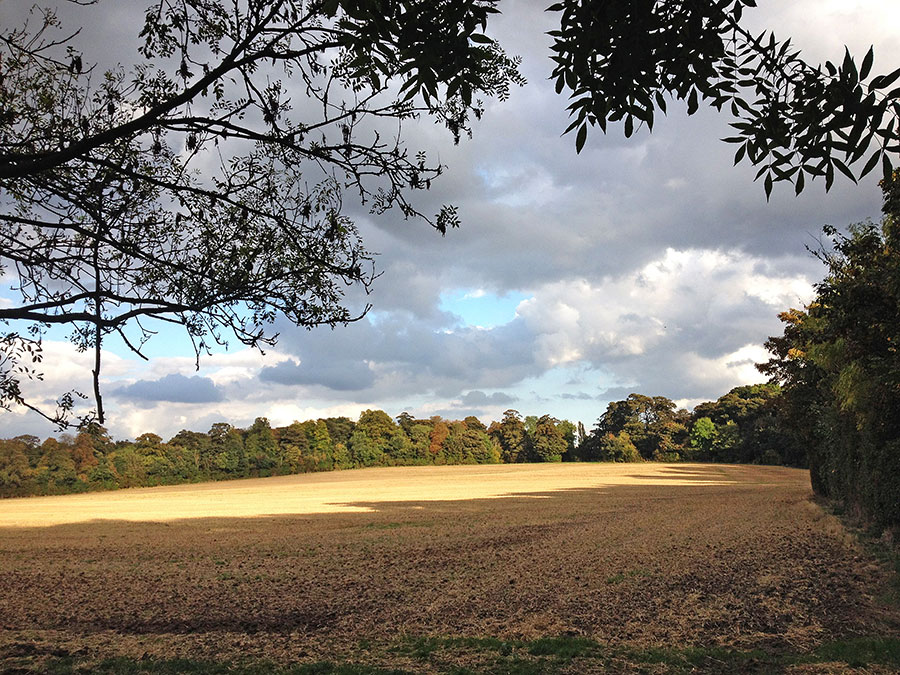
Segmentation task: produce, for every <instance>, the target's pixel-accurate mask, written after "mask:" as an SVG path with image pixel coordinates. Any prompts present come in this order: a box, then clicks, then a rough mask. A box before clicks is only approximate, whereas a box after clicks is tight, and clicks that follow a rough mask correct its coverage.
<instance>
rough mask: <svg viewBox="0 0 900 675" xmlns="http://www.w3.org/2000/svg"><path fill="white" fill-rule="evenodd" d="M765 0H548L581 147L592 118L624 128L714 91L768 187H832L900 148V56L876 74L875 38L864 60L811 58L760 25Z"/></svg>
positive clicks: (741, 153)
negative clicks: (754, 23) (753, 22)
mask: <svg viewBox="0 0 900 675" xmlns="http://www.w3.org/2000/svg"><path fill="white" fill-rule="evenodd" d="M755 6H756V0H629V1H627V2H620V1H618V0H563V1H562V2H557V3H555V4H553V5H552V6H551V7H550V8H549V11H551V12H554V13H558V14H559V18H560V26H559V29H558V30H554V31H551V33H550V35H551V36H552V37H553V40H554V43H553V46H552V51H553V55H552V59H553V62H554V67H553V72H552V75H551V77H552V78H553V79H554V80H555V84H556V91H557V93H561V92H563V91H567V92H568V93H569V97H570V99H571V103H570V105H569V107H568V110H569V113H570V116H571V117H572V122H571V124H570V125H569V127H568V129H566V132H567V133H568V132H575V147H576V150H578V151H579V152H580V151H581V149H582V148H583V147H584V144H585V142H586V140H587V134H588V128H589V127H599V128H600V129H601V130H602V131H604V132H606V130H607V126H608V124H609V123H611V122H622V124H623V130H624V133H625V135H626V136H631V135H632V134H633V133H634V131H635V129H637V128H638V127H640V126H642V125H646V126H647V128H649V129H651V130H652V128H653V122H654V117H655V116H656V114H657V113H658V112H660V113H663V114H664V113H665V112H666V108H667V105H668V104H667V101H670V100H671V99H672V98H674V99H679V100H682V101H685V102H686V104H687V112H688V114H693V113H695V112H696V111H697V110H698V109H699V107H700V105H701V103H703V102H706V103H708V104H710V105H712V106H713V107H715V108H716V109H718V110H723V109H725V110H728V111H730V113H731V115H732V116H733V117H734V118H735V121H734V122H733V123H732V124H731V126H732V127H733V128H734V129H735V134H736V135H735V136H732V137H730V138H726V139H724V140H726V141H728V142H730V143H735V144H737V146H738V148H737V152H736V154H735V164H737V163H738V162H740V161H742V160H748V161H749V162H750V163H751V164H753V165H754V166H758V167H759V171H758V173H757V175H756V178H757V179H760V178H762V179H763V184H764V187H765V191H766V195H767V196H768V195H769V194H770V193H771V191H772V187H773V184H774V183H777V182H779V181H789V182H791V183H793V185H794V189H795V190H796V192H797V193H798V194H799V193H800V192H801V191H802V190H803V189H804V187H805V185H806V181H807V179H808V178H819V177H822V178H824V180H825V186H826V189H828V188H830V187H831V185H832V183H833V181H834V178H835V175H836V172H839V173H842V174H844V175H845V176H847V177H848V178H849V179H850V180H853V181H854V182H855V181H857V180H858V179H860V178H862V177H863V176H865V175H867V174H868V173H869V172H871V171H873V170H874V169H876V168H877V167H879V166H880V167H881V170H882V173H883V175H884V177H888V176H890V174H891V167H892V165H893V166H896V165H897V158H898V155H900V87H897V86H896V84H897V81H898V80H900V68H898V69H897V70H894V71H893V72H891V73H888V74H885V75H879V76H877V77H871V75H872V68H873V65H874V52H873V50H872V49H869V51H868V52H867V53H866V54H865V55H864V57H863V58H862V59H861V61H860V62H859V63H857V62H856V60H855V59H854V58H853V57H852V56H851V54H850V53H849V51H845V54H844V57H843V59H842V60H841V61H840V63H832V62H826V63H825V64H824V65H821V66H818V65H816V66H814V65H810V64H808V63H806V61H805V60H804V59H803V58H801V56H800V52H799V51H798V50H797V49H795V47H794V46H793V45H792V44H791V41H790V40H789V39H788V40H779V39H777V38H776V37H775V34H774V32H771V31H766V32H763V33H760V34H754V33H751V32H750V30H748V29H747V27H746V22H745V21H743V19H744V10H745V9H747V8H753V7H755Z"/></svg>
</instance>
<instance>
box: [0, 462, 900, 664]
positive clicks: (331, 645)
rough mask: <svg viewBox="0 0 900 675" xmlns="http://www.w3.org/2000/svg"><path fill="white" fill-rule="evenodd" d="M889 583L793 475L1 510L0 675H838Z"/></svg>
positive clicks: (386, 488) (602, 470) (481, 477)
mask: <svg viewBox="0 0 900 675" xmlns="http://www.w3.org/2000/svg"><path fill="white" fill-rule="evenodd" d="M886 578H887V572H886V571H885V570H884V568H882V567H880V566H879V565H878V564H876V563H875V561H874V560H872V559H871V558H869V557H868V556H867V554H865V553H864V552H863V551H862V550H860V548H859V547H858V545H857V544H856V543H855V539H854V538H853V537H851V536H850V535H848V534H847V533H846V531H845V530H844V529H843V527H842V526H841V525H840V523H839V522H838V521H837V520H836V519H835V518H834V517H832V516H830V515H827V514H825V513H824V512H823V511H822V510H821V508H820V507H819V506H817V505H816V504H815V503H813V502H812V501H811V498H810V489H809V479H808V474H807V473H806V472H804V471H799V470H793V469H784V468H775V467H748V466H728V465H690V464H677V465H665V464H643V465H642V464H630V465H612V464H557V465H546V464H543V465H537V464H536V465H501V466H454V467H406V468H386V469H364V470H355V471H344V472H332V473H323V474H312V475H310V474H307V475H296V476H286V477H280V478H267V479H253V480H241V481H233V482H227V483H209V484H200V485H182V486H176V487H163V488H148V489H136V490H121V491H117V492H108V493H91V494H85V495H70V496H63V497H41V498H29V499H17V500H6V501H2V502H0V629H2V630H0V669H2V670H12V669H15V668H22V669H24V670H25V672H28V671H29V670H31V671H34V672H39V671H40V670H41V669H43V668H45V667H50V666H53V667H55V668H57V669H62V670H60V671H59V672H70V671H71V672H78V668H84V669H91V668H95V667H96V668H106V669H107V670H106V671H104V672H120V671H117V670H116V668H121V672H133V671H126V670H125V667H126V666H128V667H132V666H134V665H135V664H138V663H139V664H143V665H142V667H143V668H145V670H146V672H173V671H172V670H165V668H170V667H175V666H178V664H181V665H184V664H185V663H188V662H182V661H174V660H176V659H189V660H190V661H189V663H190V664H192V667H195V668H196V667H200V666H198V665H197V664H198V663H201V664H202V663H205V662H210V663H212V664H229V665H230V666H232V667H236V664H237V665H240V664H246V663H256V662H259V661H266V662H271V663H273V664H276V665H277V666H278V667H282V666H285V667H286V666H288V665H289V664H294V668H295V669H296V668H304V667H306V668H308V670H300V671H296V672H351V671H341V670H338V667H339V666H338V665H333V664H356V665H355V666H354V667H355V668H356V670H353V671H352V672H360V673H369V672H371V673H380V672H391V670H382V669H399V670H401V671H406V672H457V673H460V672H589V671H592V670H593V671H605V670H610V669H612V670H614V671H616V670H617V671H621V672H631V671H632V670H634V671H635V672H682V671H684V670H685V669H690V668H695V669H700V670H710V671H716V668H717V666H716V663H720V664H721V663H725V664H731V665H732V666H734V667H736V668H737V667H738V666H739V667H740V668H741V669H744V670H748V671H752V670H753V669H754V668H758V669H763V670H764V671H765V672H769V671H768V670H765V669H766V668H770V667H771V666H772V665H773V664H776V665H777V666H778V667H779V668H781V667H790V668H792V669H800V670H797V672H821V671H819V670H809V671H803V668H806V667H812V666H807V665H803V663H804V659H805V660H806V661H812V662H814V664H815V667H817V668H818V667H824V665H823V664H824V663H826V662H828V661H830V660H833V659H834V658H837V664H838V666H840V665H841V663H842V662H841V661H840V658H838V657H833V656H830V655H829V653H827V650H828V649H830V648H833V646H834V645H836V644H840V645H845V644H851V643H853V641H854V640H859V639H861V638H866V639H869V638H871V637H872V636H885V635H887V636H890V635H895V634H896V630H897V626H898V624H897V617H896V612H895V610H894V609H892V608H891V607H890V606H888V605H886V604H884V603H882V602H880V601H879V599H878V598H877V597H875V596H876V595H877V593H876V591H877V589H880V588H883V587H884V586H885V583H886ZM823 650H825V651H823ZM653 655H656V656H653ZM660 655H661V656H660ZM116 657H127V658H125V659H124V660H123V659H119V660H110V659H115V658H116ZM879 658H881V657H879ZM885 658H887V657H885ZM141 659H142V660H141ZM137 660H139V661H137ZM888 660H889V659H888ZM881 661H882V662H883V661H884V658H881ZM878 662H879V661H878V659H876V662H875V663H876V665H875V666H872V667H875V668H876V670H875V671H869V672H879V671H878V670H877V668H878V667H880V666H877V663H878ZM648 663H653V664H655V665H654V666H653V667H654V668H655V670H651V671H646V670H642V669H643V668H649V667H650V666H649V665H648ZM117 664H118V665H117ZM123 664H125V665H123ZM129 664H130V665H129ZM173 664H174V665H173ZM298 664H299V665H298ZM304 664H307V665H304ZM309 664H317V665H315V666H313V665H309ZM785 664H788V665H785ZM276 665H272V666H271V668H273V669H274V668H276ZM844 665H846V664H844ZM209 667H210V668H212V667H213V666H209ZM836 667H837V666H836ZM883 667H888V666H883ZM65 668H69V669H70V671H66V670H65ZM154 668H156V669H157V670H154ZM314 668H318V670H315V669H314ZM328 668H331V669H332V670H328ZM529 668H530V670H528V669H529ZM729 668H730V666H729ZM176 671H177V668H176ZM138 672H140V671H138ZM203 672H205V671H203ZM209 672H221V671H212V670H211V671H209ZM719 672H721V668H720V670H719ZM836 672H840V671H836ZM883 672H891V670H890V669H889V670H885V671H883Z"/></svg>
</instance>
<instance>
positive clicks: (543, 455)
mask: <svg viewBox="0 0 900 675" xmlns="http://www.w3.org/2000/svg"><path fill="white" fill-rule="evenodd" d="M558 425H559V420H557V419H556V418H554V417H551V416H550V415H542V416H541V417H540V418H538V420H537V423H536V424H535V428H534V441H533V442H532V448H533V451H532V453H533V455H534V458H535V459H536V460H537V461H538V462H561V461H562V457H563V455H564V454H565V452H566V450H567V449H568V446H567V444H566V439H565V437H564V436H563V433H562V431H561V430H560V429H559V427H558Z"/></svg>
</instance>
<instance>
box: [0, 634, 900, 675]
mask: <svg viewBox="0 0 900 675" xmlns="http://www.w3.org/2000/svg"><path fill="white" fill-rule="evenodd" d="M360 649H361V650H364V651H366V652H367V658H366V660H369V659H374V660H376V661H379V662H380V664H381V665H377V666H373V665H365V664H358V663H352V662H346V663H332V662H318V663H305V664H293V665H288V666H281V665H276V664H273V663H268V662H256V663H232V662H210V661H196V660H190V659H171V660H166V659H130V658H115V659H106V660H104V661H100V662H90V661H86V660H78V659H76V658H74V657H71V656H66V657H56V658H52V659H50V660H43V661H40V662H38V661H34V662H27V661H26V660H23V659H16V660H14V661H13V660H7V661H6V662H5V663H3V662H0V671H2V672H7V671H15V672H18V673H48V674H49V675H87V674H88V673H91V674H94V673H97V674H99V675H179V674H181V673H185V674H186V675H407V674H410V673H416V672H420V670H422V669H427V670H428V671H429V672H436V673H443V674H446V675H476V674H484V675H512V674H516V675H557V674H558V675H561V674H562V673H572V672H579V671H580V670H593V671H598V670H600V671H602V670H610V671H614V672H615V671H621V670H623V669H629V670H636V671H637V672H644V671H646V672H653V673H673V674H675V673H723V672H740V673H758V674H761V673H779V672H782V671H784V670H785V669H786V668H787V667H788V666H791V665H796V664H817V663H837V664H846V666H848V667H853V668H860V667H867V666H871V665H881V666H888V667H894V668H897V669H898V670H900V638H895V637H860V638H853V639H848V640H840V641H833V642H829V643H826V644H823V645H821V646H820V647H818V648H817V649H816V650H814V651H812V652H809V653H802V654H801V653H774V654H770V653H766V652H763V651H759V650H749V651H736V650H730V649H725V648H722V647H702V646H700V647H655V648H639V647H631V646H627V645H605V644H602V643H601V642H598V641H597V640H593V639H591V638H587V637H581V636H558V637H550V636H548V637H542V638H538V639H536V640H528V641H524V640H522V641H520V640H500V639H497V638H493V637H440V636H415V637H406V638H402V639H400V640H398V641H396V642H394V643H392V644H390V645H378V644H372V643H366V645H365V646H364V647H363V646H360ZM398 657H401V658H404V657H405V658H411V659H414V660H416V661H419V662H420V663H422V667H421V668H416V667H413V668H412V669H411V670H404V669H397V668H394V667H392V666H391V662H392V661H396V660H397V658H398ZM426 664H427V666H426Z"/></svg>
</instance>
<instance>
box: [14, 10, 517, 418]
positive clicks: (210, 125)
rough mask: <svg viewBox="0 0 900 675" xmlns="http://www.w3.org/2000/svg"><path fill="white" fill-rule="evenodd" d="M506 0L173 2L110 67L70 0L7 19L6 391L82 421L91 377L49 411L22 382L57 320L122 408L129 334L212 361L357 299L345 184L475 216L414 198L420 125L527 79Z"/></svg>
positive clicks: (326, 320)
mask: <svg viewBox="0 0 900 675" xmlns="http://www.w3.org/2000/svg"><path fill="white" fill-rule="evenodd" d="M71 1H72V2H73V3H75V4H92V3H91V2H89V1H85V2H82V0H71ZM495 4H496V0H461V1H454V2H437V3H436V2H430V1H426V0H394V1H390V2H383V1H381V0H355V1H351V0H346V1H338V0H320V1H313V2H308V1H303V0H275V1H271V2H260V1H258V0H250V1H248V2H240V3H229V2H224V1H218V0H159V1H158V2H156V3H154V4H153V5H152V6H151V7H150V8H149V9H148V11H147V12H146V15H145V21H144V26H143V29H142V31H141V38H142V39H143V44H142V46H141V48H140V60H139V61H138V62H137V63H136V64H135V65H133V66H130V67H127V66H121V65H120V66H116V67H113V68H111V69H108V70H106V71H101V69H100V68H99V67H89V66H88V59H89V56H90V55H83V54H82V53H80V52H79V51H77V49H76V47H77V39H76V35H77V34H68V33H65V32H63V30H62V28H61V27H60V22H59V20H58V19H57V15H56V14H55V13H54V12H53V11H52V10H49V9H35V10H33V11H32V13H31V16H30V20H29V22H28V23H26V24H25V25H24V26H23V27H16V28H12V27H9V26H4V27H2V28H0V111H2V112H0V274H5V275H11V276H12V277H13V278H14V279H15V282H14V287H15V290H16V291H17V293H18V296H19V298H20V301H19V302H18V303H17V304H15V305H14V306H5V307H2V308H0V320H2V321H4V322H7V323H8V322H9V321H16V320H18V321H20V322H24V326H25V327H26V328H25V329H20V327H21V326H22V325H23V324H22V323H17V324H12V326H10V329H9V330H7V331H6V332H5V333H4V334H3V335H2V337H0V347H2V350H3V351H2V355H0V407H3V408H6V409H9V408H10V407H12V406H15V405H25V406H28V407H31V408H33V409H35V410H37V411H38V412H40V413H41V414H43V415H45V416H47V417H49V418H51V419H53V420H54V421H56V422H58V423H59V424H60V425H64V424H67V423H68V420H69V419H70V411H71V409H72V407H73V402H74V398H73V397H72V395H71V394H67V395H65V396H64V397H62V398H61V399H60V401H59V406H58V409H57V410H55V411H46V410H40V409H38V408H37V407H36V406H35V405H34V404H33V403H31V402H29V401H27V400H25V398H24V396H23V395H22V390H21V388H20V384H21V381H22V380H23V378H28V377H34V376H39V375H40V373H39V366H36V363H39V361H40V338H41V335H42V334H43V333H44V331H45V329H46V327H48V326H50V325H57V324H62V325H65V326H69V327H71V329H72V339H73V341H74V342H75V344H76V345H77V346H78V347H79V349H81V350H88V349H91V350H93V351H94V353H95V361H94V368H93V376H94V398H95V401H96V419H97V421H99V422H101V423H102V421H103V404H102V399H101V394H100V388H99V375H100V367H101V362H100V354H101V347H102V344H103V342H104V340H105V339H107V338H108V337H109V336H110V335H111V334H113V333H115V334H118V335H119V336H120V337H121V338H122V339H123V340H124V341H125V344H127V345H128V347H130V348H131V349H132V350H134V352H136V353H137V354H139V355H142V356H143V351H142V350H143V347H144V344H145V343H146V341H147V340H148V339H149V338H150V337H151V336H152V335H153V334H154V328H153V324H152V323H151V322H152V321H153V320H159V321H165V322H170V323H175V324H178V325H180V326H182V327H183V328H184V329H185V330H186V331H187V334H188V335H189V336H190V338H191V340H192V341H193V344H194V349H195V352H196V354H197V356H198V358H199V355H200V354H202V353H203V352H205V351H208V350H209V348H210V347H211V345H212V344H213V343H214V342H220V343H221V342H224V341H225V340H226V339H227V337H228V336H229V334H230V335H231V336H233V338H236V339H237V340H238V341H239V342H241V343H243V344H245V345H250V346H254V347H263V346H265V345H269V344H272V343H273V342H274V340H275V338H276V337H277V336H275V335H273V334H272V333H271V330H270V326H271V324H272V322H273V321H274V320H275V319H276V317H278V316H284V317H286V318H287V319H288V320H289V321H290V322H292V323H294V324H296V325H298V326H305V327H312V326H315V325H320V324H327V325H331V326H334V325H336V324H343V323H347V322H349V321H353V320H355V319H356V318H359V316H360V314H354V313H352V312H351V311H350V310H349V309H348V308H347V307H346V306H345V302H344V293H345V289H346V288H347V287H350V286H356V287H360V288H362V289H363V290H365V291H368V289H369V285H370V283H371V282H372V280H373V278H374V276H375V273H374V271H373V268H372V264H371V263H372V258H371V255H370V254H369V253H368V252H367V251H366V249H365V248H364V246H363V243H362V242H361V240H360V238H359V236H358V234H357V230H356V228H355V226H354V223H353V222H352V221H351V220H350V219H349V218H348V217H347V216H346V215H345V213H344V208H343V200H344V196H345V195H346V194H348V193H350V194H353V195H354V196H355V198H356V199H358V200H359V201H360V202H361V203H362V204H364V205H366V206H367V207H368V208H369V209H370V210H371V211H372V212H373V213H376V214H380V213H384V212H386V211H388V210H390V209H396V210H398V211H399V212H400V213H401V214H402V215H403V216H404V217H407V218H408V217H417V218H424V219H425V220H426V221H428V222H429V223H430V224H431V225H433V226H434V227H435V228H436V229H438V230H439V231H440V232H441V233H444V232H446V230H447V229H448V228H450V227H455V226H456V225H457V218H456V212H455V210H454V209H453V208H452V207H444V208H443V209H442V210H441V212H440V213H438V214H436V215H435V216H426V215H424V214H422V213H420V212H419V211H418V210H417V209H416V208H415V206H414V205H413V203H412V201H411V200H410V193H411V192H413V191H416V190H422V189H427V188H428V187H430V184H431V181H432V179H434V178H435V177H437V176H438V175H440V173H441V166H440V165H437V164H433V163H429V162H428V160H427V158H426V156H425V155H424V154H423V153H421V152H413V151H410V150H409V149H407V148H406V147H405V146H404V144H403V141H402V131H401V130H402V124H403V123H404V122H405V121H407V120H410V119H413V118H416V117H419V116H421V115H427V116H430V117H431V118H433V119H434V120H436V121H437V122H439V123H442V124H443V125H445V126H446V127H447V128H448V129H449V130H450V132H451V133H452V134H453V136H454V137H455V138H456V139H459V137H460V135H461V134H464V133H466V132H467V131H468V125H469V121H470V119H471V118H472V116H480V115H481V112H482V107H481V106H482V104H481V103H480V101H479V98H478V97H479V96H499V97H501V98H502V97H505V96H506V95H507V93H508V89H509V86H510V85H511V84H512V83H520V82H521V81H522V80H521V76H520V75H519V73H518V71H517V67H516V66H517V62H516V61H515V60H513V59H510V58H508V57H507V56H506V55H505V54H504V52H503V51H502V50H501V49H500V47H499V46H498V45H497V44H496V43H495V42H494V41H492V40H491V39H489V38H487V37H485V35H484V34H483V31H484V29H485V27H486V23H487V19H488V17H489V15H490V14H491V13H493V12H495V11H496V9H495V6H494V5H495ZM363 311H364V310H363Z"/></svg>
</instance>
